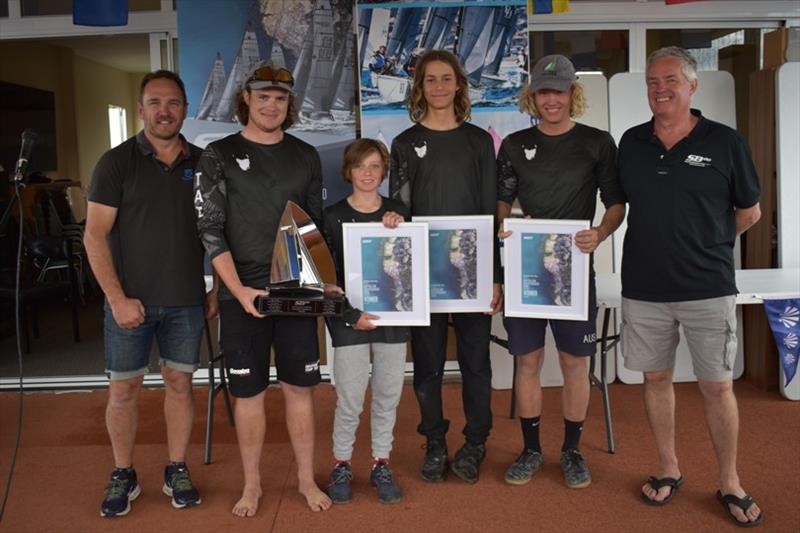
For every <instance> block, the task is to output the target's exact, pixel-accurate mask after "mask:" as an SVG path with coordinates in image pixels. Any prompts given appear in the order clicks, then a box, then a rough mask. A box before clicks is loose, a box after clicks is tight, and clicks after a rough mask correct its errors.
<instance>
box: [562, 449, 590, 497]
mask: <svg viewBox="0 0 800 533" xmlns="http://www.w3.org/2000/svg"><path fill="white" fill-rule="evenodd" d="M561 471H562V472H564V481H565V482H566V483H567V486H568V487H569V488H571V489H585V488H586V487H588V486H589V485H591V484H592V475H591V474H590V473H589V467H588V466H586V461H584V460H583V456H582V455H581V452H579V451H578V450H576V449H574V448H573V449H569V450H566V451H563V452H561Z"/></svg>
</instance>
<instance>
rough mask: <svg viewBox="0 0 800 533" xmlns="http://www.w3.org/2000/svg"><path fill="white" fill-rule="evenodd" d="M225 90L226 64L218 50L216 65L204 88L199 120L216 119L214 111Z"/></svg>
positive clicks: (198, 112) (198, 113)
mask: <svg viewBox="0 0 800 533" xmlns="http://www.w3.org/2000/svg"><path fill="white" fill-rule="evenodd" d="M224 90H225V66H224V65H223V63H222V54H220V53H219V52H217V57H216V58H215V59H214V66H213V67H211V73H210V74H209V75H208V81H206V87H205V89H203V97H202V98H201V99H200V105H199V106H198V108H197V116H196V117H195V118H196V119H197V120H216V116H215V115H214V111H215V110H216V108H217V106H218V105H219V102H220V100H222V92H223V91H224Z"/></svg>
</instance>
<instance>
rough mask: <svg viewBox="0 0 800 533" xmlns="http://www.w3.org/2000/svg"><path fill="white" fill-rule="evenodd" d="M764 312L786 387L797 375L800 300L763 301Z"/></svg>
mask: <svg viewBox="0 0 800 533" xmlns="http://www.w3.org/2000/svg"><path fill="white" fill-rule="evenodd" d="M764 310H765V311H766V313H767V320H768V321H769V326H770V328H772V335H773V336H774V337H775V345H776V346H777V347H778V357H780V360H781V366H782V367H783V375H784V377H785V378H786V382H785V384H784V387H788V386H789V382H791V381H792V378H794V375H795V374H796V373H797V359H798V355H800V298H788V299H785V300H764Z"/></svg>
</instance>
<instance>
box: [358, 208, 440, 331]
mask: <svg viewBox="0 0 800 533" xmlns="http://www.w3.org/2000/svg"><path fill="white" fill-rule="evenodd" d="M342 237H343V241H344V245H343V253H344V276H345V286H346V287H347V298H348V299H349V300H350V303H351V304H352V305H353V307H356V308H358V309H361V310H362V311H365V312H368V313H372V314H373V315H377V316H378V317H379V318H378V319H375V320H372V323H373V324H375V325H376V326H429V325H430V323H431V314H430V298H429V296H428V283H429V282H428V224H426V223H423V222H403V223H402V224H400V225H399V226H398V227H397V228H394V229H391V228H387V227H385V226H384V225H383V224H382V223H380V222H367V223H352V222H348V223H345V224H342ZM388 247H392V251H391V252H390V253H387V250H388ZM409 285H410V287H409Z"/></svg>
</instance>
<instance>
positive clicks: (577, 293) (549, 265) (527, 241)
mask: <svg viewBox="0 0 800 533" xmlns="http://www.w3.org/2000/svg"><path fill="white" fill-rule="evenodd" d="M503 229H504V230H505V231H511V232H512V234H511V236H510V237H508V238H506V239H505V241H504V245H503V248H504V262H503V263H504V265H505V302H506V303H505V316H508V317H524V318H549V319H562V320H587V319H588V318H589V254H585V253H583V252H581V251H580V250H579V249H578V247H577V246H576V245H575V233H577V232H578V231H581V230H584V229H589V221H588V220H537V219H530V218H507V219H505V221H504V222H503Z"/></svg>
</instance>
